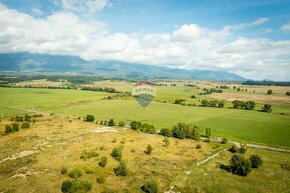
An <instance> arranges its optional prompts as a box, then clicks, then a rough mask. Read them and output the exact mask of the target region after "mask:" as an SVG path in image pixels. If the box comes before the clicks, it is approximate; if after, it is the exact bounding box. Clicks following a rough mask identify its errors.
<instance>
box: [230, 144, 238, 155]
mask: <svg viewBox="0 0 290 193" xmlns="http://www.w3.org/2000/svg"><path fill="white" fill-rule="evenodd" d="M238 150H239V149H238V147H237V146H236V145H235V144H234V145H232V147H231V148H230V149H229V151H230V152H232V153H236V152H238Z"/></svg>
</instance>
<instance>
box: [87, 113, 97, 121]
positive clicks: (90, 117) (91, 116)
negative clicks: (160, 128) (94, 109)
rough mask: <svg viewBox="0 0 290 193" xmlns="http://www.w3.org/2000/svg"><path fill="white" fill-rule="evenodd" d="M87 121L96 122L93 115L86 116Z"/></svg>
mask: <svg viewBox="0 0 290 193" xmlns="http://www.w3.org/2000/svg"><path fill="white" fill-rule="evenodd" d="M86 121H87V122H94V121H95V117H94V116H93V115H87V116H86Z"/></svg>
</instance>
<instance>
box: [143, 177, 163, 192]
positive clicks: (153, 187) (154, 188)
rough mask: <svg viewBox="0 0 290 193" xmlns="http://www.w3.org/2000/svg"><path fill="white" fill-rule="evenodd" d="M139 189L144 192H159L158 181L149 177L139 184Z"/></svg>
mask: <svg viewBox="0 0 290 193" xmlns="http://www.w3.org/2000/svg"><path fill="white" fill-rule="evenodd" d="M141 190H143V191H144V192H146V193H158V192H159V186H158V182H157V181H156V180H155V179H150V180H149V181H147V182H146V183H145V184H143V185H142V186H141Z"/></svg>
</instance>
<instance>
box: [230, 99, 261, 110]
mask: <svg viewBox="0 0 290 193" xmlns="http://www.w3.org/2000/svg"><path fill="white" fill-rule="evenodd" d="M232 104H233V108H234V109H246V110H253V109H255V107H256V103H255V102H254V101H246V102H244V101H240V100H234V101H233V102H232Z"/></svg>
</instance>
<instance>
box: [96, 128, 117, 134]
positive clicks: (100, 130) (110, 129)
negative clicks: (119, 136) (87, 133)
mask: <svg viewBox="0 0 290 193" xmlns="http://www.w3.org/2000/svg"><path fill="white" fill-rule="evenodd" d="M92 132H93V133H104V132H117V130H116V129H115V128H113V127H98V128H95V129H93V130H92Z"/></svg>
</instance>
